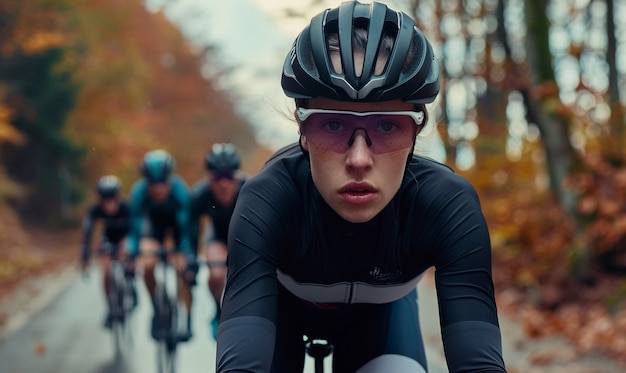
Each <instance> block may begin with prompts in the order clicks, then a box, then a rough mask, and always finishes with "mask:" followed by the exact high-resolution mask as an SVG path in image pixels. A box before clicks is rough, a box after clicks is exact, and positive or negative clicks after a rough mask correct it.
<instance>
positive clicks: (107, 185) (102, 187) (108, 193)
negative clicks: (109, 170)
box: [96, 175, 122, 198]
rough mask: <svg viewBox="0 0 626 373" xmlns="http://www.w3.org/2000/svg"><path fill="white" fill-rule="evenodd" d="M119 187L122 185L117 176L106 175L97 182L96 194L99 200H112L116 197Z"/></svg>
mask: <svg viewBox="0 0 626 373" xmlns="http://www.w3.org/2000/svg"><path fill="white" fill-rule="evenodd" d="M121 187H122V183H121V182H120V179H118V178H117V176H113V175H106V176H102V177H101V178H100V180H98V185H97V186H96V191H97V192H98V195H99V196H100V198H113V197H116V196H117V195H118V193H119V192H120V188H121Z"/></svg>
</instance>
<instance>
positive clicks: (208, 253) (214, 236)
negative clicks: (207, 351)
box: [191, 143, 245, 338]
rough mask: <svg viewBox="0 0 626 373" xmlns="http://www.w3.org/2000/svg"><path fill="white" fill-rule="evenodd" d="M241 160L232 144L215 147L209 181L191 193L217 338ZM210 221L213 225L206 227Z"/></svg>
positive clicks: (207, 161) (209, 156) (209, 160)
mask: <svg viewBox="0 0 626 373" xmlns="http://www.w3.org/2000/svg"><path fill="white" fill-rule="evenodd" d="M240 162H241V160H240V156H239V153H238V151H237V149H236V148H235V146H234V145H233V144H224V143H219V144H214V145H213V146H212V147H211V150H210V151H209V152H208V154H207V155H206V158H205V167H206V169H207V171H208V179H203V180H200V181H199V182H198V183H196V185H194V188H193V190H192V204H191V211H192V213H191V232H192V239H193V241H194V245H195V246H194V247H196V248H197V247H198V241H199V236H200V234H201V232H202V231H203V230H204V231H205V233H206V234H205V240H204V242H203V247H204V253H205V257H206V260H207V264H208V266H209V284H208V286H209V291H210V292H211V295H212V296H213V299H214V300H215V306H216V313H215V316H214V317H213V319H212V320H211V333H212V335H213V338H217V327H218V325H219V316H220V311H221V307H220V301H221V298H222V292H223V291H224V284H225V283H226V256H227V254H228V247H227V245H226V242H227V239H228V225H229V223H230V218H231V216H232V214H233V210H234V209H235V202H236V201H237V196H238V195H239V191H240V190H241V187H242V186H243V185H244V183H245V177H244V176H243V175H242V174H240V173H239V167H240ZM205 217H208V218H209V219H208V220H209V223H210V225H209V226H208V227H205V226H204V224H203V223H204V221H205V220H204V218H205Z"/></svg>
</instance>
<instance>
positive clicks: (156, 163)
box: [141, 149, 175, 183]
mask: <svg viewBox="0 0 626 373" xmlns="http://www.w3.org/2000/svg"><path fill="white" fill-rule="evenodd" d="M174 166H175V161H174V158H173V157H172V156H171V155H170V153H168V152H166V151H165V150H161V149H159V150H152V151H149V152H147V153H146V155H145V156H144V157H143V162H142V163H141V174H142V175H143V177H145V178H146V180H148V182H149V183H162V182H165V181H167V179H168V178H169V177H170V175H171V174H172V171H174Z"/></svg>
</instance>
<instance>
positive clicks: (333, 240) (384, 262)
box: [217, 144, 505, 372]
mask: <svg viewBox="0 0 626 373" xmlns="http://www.w3.org/2000/svg"><path fill="white" fill-rule="evenodd" d="M228 246H229V256H228V279H227V284H226V289H225V294H224V298H223V309H222V317H221V322H220V327H219V334H218V347H217V354H218V355H217V371H218V372H234V371H245V372H270V371H276V372H288V371H297V369H299V367H300V365H299V364H300V363H301V361H302V359H303V357H302V355H303V354H304V353H303V350H302V335H299V336H298V335H297V334H294V333H300V332H302V333H304V334H309V335H311V334H312V336H313V337H323V338H328V339H330V340H331V342H333V344H335V353H334V364H336V365H335V368H336V369H335V371H340V372H350V371H356V370H357V369H358V368H359V367H360V366H362V365H363V364H365V363H366V362H367V361H370V360H372V359H374V358H376V357H379V356H381V355H385V354H399V355H403V356H407V357H409V358H410V359H413V360H416V361H418V362H419V363H420V365H421V366H422V367H424V368H425V367H426V362H425V357H424V353H423V346H422V343H423V342H422V341H421V335H420V332H419V320H418V318H417V304H416V303H417V302H416V300H415V292H416V285H417V282H418V281H419V279H420V278H421V276H422V275H423V273H424V271H426V270H427V269H428V268H430V267H435V269H436V271H435V280H436V287H437V293H438V299H439V310H440V311H439V313H440V320H441V330H442V337H443V342H444V348H445V351H446V358H447V361H448V366H449V369H450V371H451V372H458V371H464V372H465V371H472V372H476V371H481V372H504V371H505V368H504V362H503V359H502V353H501V340H500V330H499V326H498V317H497V310H496V304H495V299H494V288H493V282H492V278H491V244H490V238H489V232H488V229H487V224H486V222H485V219H484V216H483V214H482V211H481V206H480V202H479V199H478V196H477V194H476V192H475V190H474V188H473V187H472V186H471V185H470V184H469V183H468V182H467V181H466V180H465V179H463V178H462V177H460V176H458V175H456V174H455V173H454V172H452V170H451V169H449V168H448V167H446V166H444V165H441V164H439V163H437V162H435V161H433V160H430V159H427V158H423V157H419V156H414V157H413V158H412V160H411V161H410V163H409V164H408V166H407V169H406V172H405V177H404V180H403V181H402V185H401V187H400V190H399V191H398V193H397V194H396V195H395V197H394V198H393V199H392V201H391V202H390V203H389V204H388V205H387V206H386V207H385V208H384V209H383V211H381V212H380V213H379V214H378V215H377V216H376V217H374V218H373V219H372V220H370V221H368V222H366V223H350V222H347V221H345V220H343V219H342V218H341V217H339V216H338V215H337V214H336V213H335V212H334V211H333V210H332V209H331V208H330V207H329V206H328V205H327V204H326V203H325V201H324V200H323V199H322V197H321V195H320V194H319V192H318V191H317V189H316V187H315V185H314V183H313V180H312V177H311V173H310V166H309V161H308V156H307V155H305V154H304V153H303V152H302V150H301V149H300V148H299V146H298V145H297V144H294V145H291V146H288V147H286V148H284V149H282V150H281V151H279V152H278V153H277V154H276V155H275V156H274V157H273V158H272V159H270V160H269V161H268V162H267V163H266V165H265V166H264V168H263V169H262V170H261V172H259V174H258V175H256V176H254V177H252V178H250V179H249V180H248V182H247V183H246V185H245V186H244V187H243V189H242V191H241V193H240V195H239V199H238V201H237V206H236V208H235V212H234V214H233V217H232V221H231V226H230V233H229V240H228ZM294 330H295V332H293V331H294ZM286 339H290V340H286ZM294 346H295V347H294ZM351 346H357V347H356V348H353V347H351ZM294 348H295V349H296V350H294ZM296 352H297V353H296ZM357 356H358V358H357ZM270 366H272V368H270ZM272 369H273V370H272ZM290 369H292V370H290ZM390 371H394V370H393V369H391V370H390Z"/></svg>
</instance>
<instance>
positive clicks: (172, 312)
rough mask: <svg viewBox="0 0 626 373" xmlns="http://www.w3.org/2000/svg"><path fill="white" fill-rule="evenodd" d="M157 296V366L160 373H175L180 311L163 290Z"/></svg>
mask: <svg viewBox="0 0 626 373" xmlns="http://www.w3.org/2000/svg"><path fill="white" fill-rule="evenodd" d="M157 294H159V296H158V297H157V303H156V304H157V328H158V337H159V338H158V340H157V365H158V368H159V373H174V372H175V371H176V345H177V343H178V333H177V329H176V328H175V325H176V323H177V317H178V316H177V315H178V309H177V306H176V302H175V300H173V299H171V298H170V297H168V295H167V294H165V292H164V290H163V289H162V288H161V289H160V290H159V291H158V292H157Z"/></svg>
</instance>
